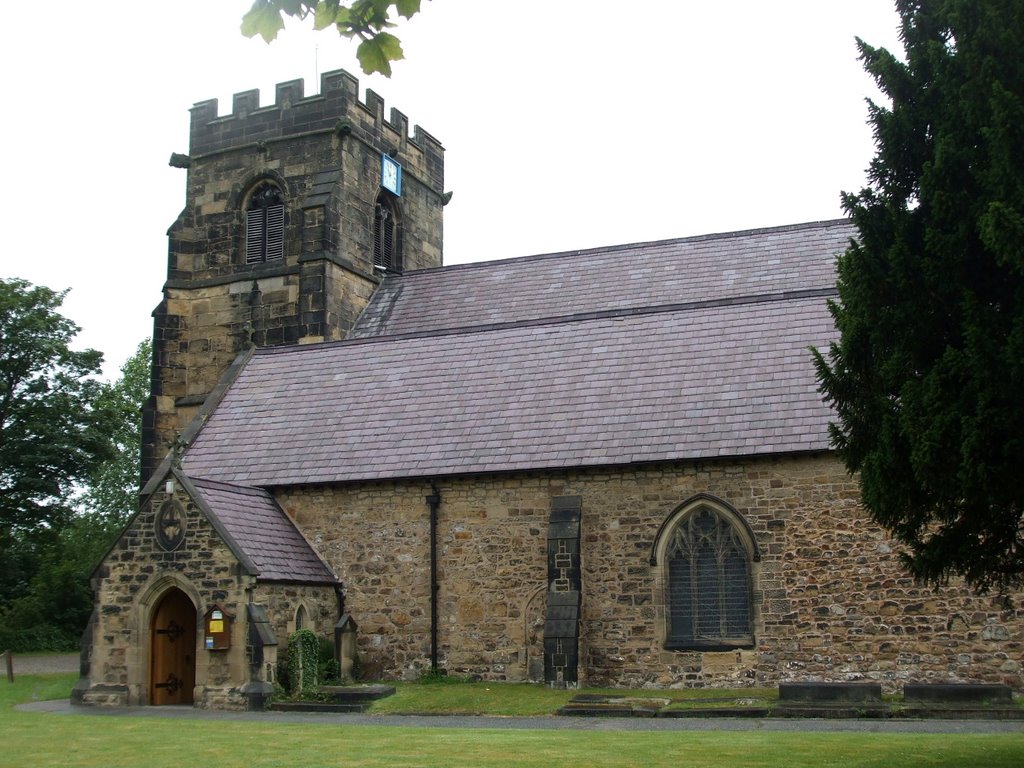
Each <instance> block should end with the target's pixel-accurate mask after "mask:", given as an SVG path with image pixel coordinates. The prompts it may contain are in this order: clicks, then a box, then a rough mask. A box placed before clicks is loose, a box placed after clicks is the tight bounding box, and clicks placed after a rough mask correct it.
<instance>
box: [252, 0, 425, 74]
mask: <svg viewBox="0 0 1024 768" xmlns="http://www.w3.org/2000/svg"><path fill="white" fill-rule="evenodd" d="M419 10H420V0H353V2H349V3H342V2H341V1H340V0H316V1H308V0H256V1H255V2H254V3H253V5H252V8H250V9H249V12H248V13H246V14H245V16H244V17H243V18H242V34H244V35H245V36H246V37H255V36H256V35H259V36H260V37H262V38H263V39H264V40H266V41H267V42H268V43H269V42H270V41H272V40H274V39H275V38H276V37H277V33H278V32H280V31H281V30H282V29H284V17H285V16H291V17H293V18H298V19H305V18H307V17H309V16H312V17H313V25H314V27H315V28H316V29H327V28H328V27H334V28H335V29H337V30H338V33H339V34H340V35H343V36H344V37H348V38H358V39H359V41H360V42H359V47H358V48H357V49H356V56H357V57H358V59H359V64H360V66H361V67H362V69H363V72H365V73H366V74H368V75H369V74H372V73H373V72H380V73H381V74H382V75H384V76H385V77H391V62H392V61H398V60H399V59H403V58H405V54H404V53H403V52H402V43H401V41H400V40H399V39H398V38H397V37H395V36H394V35H393V34H391V33H390V32H388V31H387V30H388V29H392V28H393V27H395V23H394V22H393V21H392V18H397V17H402V18H405V19H409V18H412V17H413V16H414V15H415V14H417V13H419ZM392 12H394V17H392Z"/></svg>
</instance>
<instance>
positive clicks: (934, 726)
mask: <svg viewBox="0 0 1024 768" xmlns="http://www.w3.org/2000/svg"><path fill="white" fill-rule="evenodd" d="M17 709H18V710H20V711H22V712H49V713H52V714H58V715H68V714H74V715H88V716H94V717H128V718H138V717H164V718H173V719H176V720H211V721H222V722H224V721H236V722H237V721H249V722H261V723H302V724H312V725H327V726H338V725H372V726H382V727H395V726H401V727H405V728H495V729H499V730H546V731H554V730H558V731H780V732H784V731H788V732H793V731H812V732H813V731H817V732H848V733H1020V734H1024V722H1022V721H1019V720H1017V721H1004V720H869V719H864V720H814V719H802V718H801V719H792V720H788V719H780V718H725V717H720V718H643V717H600V718H589V717H587V718H582V717H465V716H450V715H445V716H434V715H431V716H427V715H339V714H334V713H324V712H221V711H209V710H203V709H194V708H193V707H118V708H113V707H111V708H99V707H73V706H71V704H69V703H68V702H67V701H64V700H60V701H38V702H33V703H31V704H22V705H19V706H18V707H17Z"/></svg>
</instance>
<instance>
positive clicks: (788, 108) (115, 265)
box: [0, 0, 899, 375]
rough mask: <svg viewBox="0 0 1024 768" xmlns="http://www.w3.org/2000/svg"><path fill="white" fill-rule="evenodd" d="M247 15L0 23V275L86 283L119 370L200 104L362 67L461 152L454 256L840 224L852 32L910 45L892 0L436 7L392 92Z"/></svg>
mask: <svg viewBox="0 0 1024 768" xmlns="http://www.w3.org/2000/svg"><path fill="white" fill-rule="evenodd" d="M248 6H249V0H174V2H169V3H150V2H142V3H130V4H127V5H126V4H124V3H105V2H84V3H83V2H79V1H78V0H56V1H55V2H53V3H51V4H49V5H47V7H46V13H45V14H41V13H39V10H38V8H37V7H36V6H35V5H33V4H29V5H26V6H24V8H20V9H15V8H13V7H12V8H11V9H9V10H8V12H7V13H6V15H5V27H6V40H5V43H4V45H3V46H2V48H0V57H2V58H0V64H2V71H3V73H4V74H3V87H4V91H5V99H4V100H5V105H6V106H5V109H4V119H3V123H2V129H0V130H2V134H0V135H2V136H3V143H2V146H3V148H4V150H5V152H4V165H5V167H6V168H7V169H8V170H7V178H6V180H5V183H4V184H3V186H2V195H3V204H2V208H0V210H2V211H3V219H4V226H3V230H4V232H5V233H6V235H7V237H6V242H5V243H4V247H3V248H2V250H0V276H2V277H22V278H25V279H27V280H29V281H31V282H33V283H37V284H42V285H47V286H50V287H52V288H58V289H59V288H70V289H71V293H70V294H69V296H68V298H67V300H66V301H65V304H64V308H63V311H64V313H65V314H66V315H67V316H68V317H70V318H71V319H73V320H74V321H75V322H76V323H78V325H80V326H81V327H82V332H81V334H80V335H79V338H78V342H77V344H76V346H90V347H93V348H96V349H99V350H101V351H103V352H104V354H105V356H106V360H107V365H106V369H105V370H106V373H107V374H108V375H115V374H116V373H117V369H118V368H119V366H120V365H121V364H122V363H123V361H124V360H125V359H126V358H127V357H128V356H129V355H130V354H131V353H132V351H133V350H134V348H135V346H136V344H137V343H138V342H139V341H140V340H142V339H143V338H145V337H147V336H148V335H149V334H150V333H151V332H152V320H151V317H150V313H151V312H152V310H153V308H154V307H155V306H156V305H157V303H158V302H159V301H160V298H161V292H160V291H161V286H162V284H163V281H164V278H165V276H166V249H167V239H166V230H167V228H168V226H170V224H171V223H172V222H173V221H174V219H175V217H176V216H177V214H178V212H179V211H180V210H181V208H182V207H183V205H184V189H185V171H183V170H178V169H174V168H170V167H168V165H167V160H168V157H169V156H170V154H171V152H187V151H188V127H189V113H188V109H189V107H190V106H191V105H192V104H193V103H195V102H197V101H203V100H206V99H210V98H216V99H218V100H219V101H220V112H221V114H224V113H227V112H230V110H231V97H232V94H233V93H235V92H238V91H245V90H249V89H252V88H259V89H260V91H261V96H262V103H263V104H264V105H267V104H270V103H272V102H273V99H274V85H275V84H276V83H278V82H283V81H286V80H292V79H295V78H303V79H304V80H305V92H306V94H307V95H312V94H315V93H317V92H318V91H319V78H318V74H319V73H322V72H326V71H330V70H333V69H339V68H341V69H347V70H349V71H350V72H352V73H353V74H355V75H357V76H358V77H359V80H360V84H361V88H362V89H363V90H364V91H365V89H366V88H371V89H373V90H374V91H376V92H377V93H379V94H380V95H381V96H382V97H383V98H384V100H385V104H386V107H387V109H390V108H391V107H397V108H398V109H399V110H401V111H402V112H403V113H405V114H406V115H407V116H408V117H409V120H410V123H412V124H419V125H422V126H423V128H424V129H425V130H427V131H428V132H430V133H431V134H433V135H434V136H436V137H437V138H438V139H439V140H440V141H441V142H442V143H443V144H444V146H445V149H446V169H445V170H446V182H445V187H446V189H448V190H452V191H453V192H454V197H453V199H452V202H451V203H450V204H449V205H448V207H447V208H446V209H445V243H444V247H445V263H448V264H454V263H461V262H468V261H479V260H484V259H494V258H505V257H510V256H525V255H529V254H534V253H548V252H555V251H564V250H572V249H578V248H588V247H594V246H601V245H613V244H617V243H628V242H637V241H644V240H657V239H662V238H669V237H683V236H687V235H698V234H706V233H712V232H727V231H733V230H740V229H749V228H753V227H764V226H775V225H782V224H794V223H798V222H804V221H814V220H820V219H830V218H836V217H838V216H840V215H841V213H842V212H841V209H840V205H839V193H840V191H841V190H848V191H853V190H857V189H859V188H860V187H861V186H862V185H863V183H864V178H865V177H864V169H865V168H866V167H867V165H868V163H869V161H870V159H871V156H872V139H871V132H870V129H869V127H868V125H867V124H866V107H865V98H868V97H872V98H873V97H876V91H875V88H874V86H873V84H872V82H871V80H870V78H869V77H868V76H867V75H866V74H865V73H864V71H863V69H862V67H861V65H860V62H859V61H858V60H857V53H856V48H855V42H854V38H855V36H860V37H862V38H864V39H865V40H867V41H868V42H869V43H871V44H874V45H882V46H884V47H888V48H890V50H894V51H898V50H899V43H898V37H897V18H896V14H895V11H894V10H893V7H892V0H775V1H774V2H767V1H766V0H733V1H732V2H728V1H726V0H719V1H718V2H715V1H714V0H701V1H700V2H691V0H648V1H647V2H633V3H631V2H623V1H622V0H574V1H570V0H506V1H505V2H489V1H488V0H432V2H424V3H423V8H424V10H423V12H422V13H421V14H420V15H418V16H416V17H415V18H414V19H413V20H412V21H410V22H403V23H402V25H401V26H400V27H399V28H398V29H397V30H396V33H397V34H398V36H399V37H400V38H401V39H402V41H403V45H404V48H405V53H406V60H405V61H403V62H399V63H397V64H396V65H395V68H394V74H393V76H392V78H391V79H390V80H388V79H385V78H383V77H380V76H377V75H375V76H373V77H368V76H366V75H363V74H362V73H361V72H360V71H359V68H358V65H357V63H356V61H355V55H354V51H355V48H354V45H353V44H352V43H350V42H349V41H346V40H343V39H341V38H339V37H338V35H336V34H335V33H334V32H333V31H326V32H321V33H314V32H312V30H311V29H307V28H303V27H301V26H296V25H292V26H291V27H290V28H289V29H288V30H286V31H285V32H284V33H282V35H281V38H280V39H279V40H278V41H277V42H275V43H273V44H272V45H270V46H268V45H266V44H264V43H263V42H262V41H260V40H248V39H245V38H243V37H242V36H241V34H240V33H239V31H238V26H239V21H240V18H241V16H242V14H243V13H244V12H245V10H246V9H247V8H248ZM632 9H636V10H635V11H634V10H632Z"/></svg>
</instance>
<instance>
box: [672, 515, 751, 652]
mask: <svg viewBox="0 0 1024 768" xmlns="http://www.w3.org/2000/svg"><path fill="white" fill-rule="evenodd" d="M666 557H667V562H668V595H667V597H668V618H669V621H668V638H667V643H666V647H668V648H675V649H703V650H727V649H730V648H741V647H749V646H751V645H753V642H754V637H753V627H752V616H751V598H750V596H751V583H750V554H749V553H748V551H747V548H746V547H745V546H744V544H743V542H742V540H741V539H740V536H739V534H738V531H737V530H736V528H735V527H734V526H733V525H732V523H731V522H730V521H729V520H727V519H726V518H725V517H724V516H722V515H719V514H718V513H717V512H716V511H715V510H713V509H711V508H709V507H706V506H700V507H698V508H697V509H695V510H694V511H693V512H692V513H691V514H689V515H687V516H686V517H685V518H683V520H682V521H680V523H679V524H678V526H677V527H676V529H675V531H674V532H673V533H672V538H671V539H670V541H669V543H668V549H667V550H666Z"/></svg>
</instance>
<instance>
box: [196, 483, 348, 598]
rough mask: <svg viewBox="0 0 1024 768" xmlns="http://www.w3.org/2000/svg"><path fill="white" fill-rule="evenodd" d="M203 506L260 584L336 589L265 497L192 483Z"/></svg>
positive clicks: (225, 486) (261, 493)
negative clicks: (253, 568)
mask: <svg viewBox="0 0 1024 768" xmlns="http://www.w3.org/2000/svg"><path fill="white" fill-rule="evenodd" d="M190 482H191V483H192V485H193V487H194V488H196V490H198V491H199V493H200V495H201V497H202V502H203V503H205V504H206V507H207V509H208V510H209V512H210V513H211V514H212V515H213V516H214V517H215V518H216V520H217V521H218V522H219V523H220V524H221V526H222V527H223V529H224V531H225V532H226V533H227V534H228V536H230V537H231V539H232V540H233V541H234V543H235V544H236V545H237V546H238V548H239V549H241V550H242V552H243V553H244V555H245V556H246V557H248V558H249V560H250V561H251V563H252V565H253V566H255V568H256V570H257V572H258V574H257V575H258V578H259V580H260V581H286V582H294V583H309V584H334V583H337V579H336V578H335V576H334V574H333V573H331V571H330V569H329V568H328V567H327V566H326V565H325V564H324V561H323V560H321V559H320V557H319V555H317V554H316V552H315V551H314V550H313V548H312V547H311V546H310V544H309V542H308V541H306V539H305V537H303V535H302V534H301V533H299V530H298V529H297V528H296V527H295V524H294V523H292V521H291V519H290V518H289V517H288V516H287V515H286V514H285V513H284V511H283V510H282V509H281V508H280V507H279V506H278V505H277V503H276V502H275V501H274V499H273V497H272V496H271V495H270V494H269V493H267V492H266V491H263V490H260V489H257V488H240V487H238V486H233V485H228V484H225V483H218V482H213V481H210V480H206V479H196V478H190Z"/></svg>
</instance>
